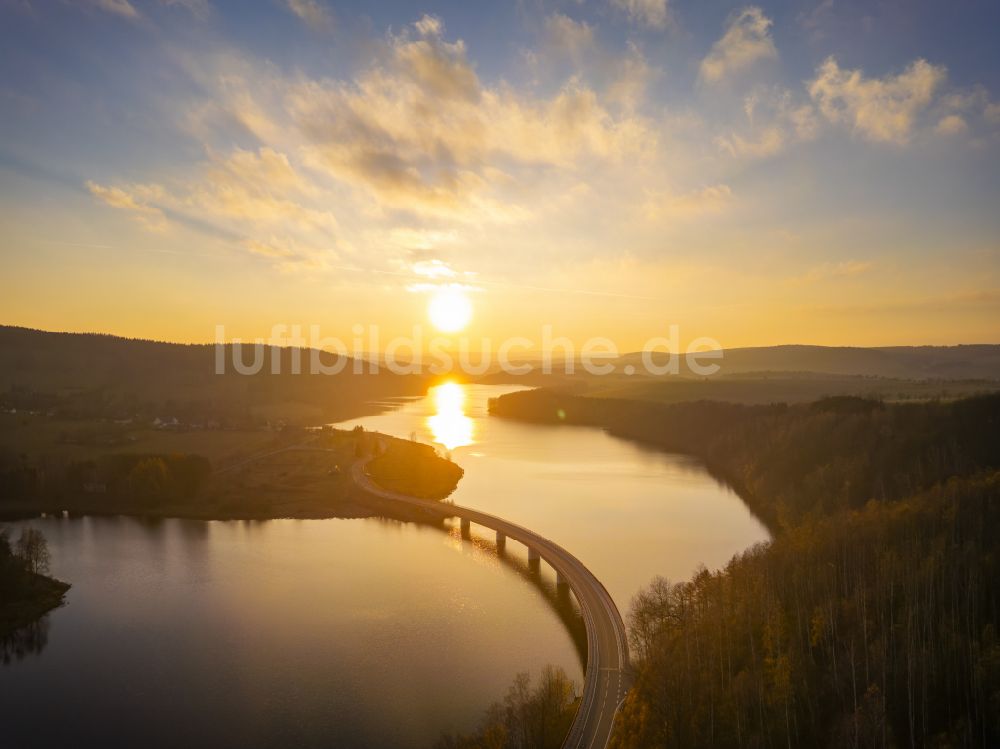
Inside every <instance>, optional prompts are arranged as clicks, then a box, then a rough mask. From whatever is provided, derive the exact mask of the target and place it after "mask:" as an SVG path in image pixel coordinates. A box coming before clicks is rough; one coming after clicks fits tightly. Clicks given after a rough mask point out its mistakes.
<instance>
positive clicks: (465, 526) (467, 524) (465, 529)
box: [461, 518, 472, 538]
mask: <svg viewBox="0 0 1000 749" xmlns="http://www.w3.org/2000/svg"><path fill="white" fill-rule="evenodd" d="M461 524H462V537H463V538H468V537H469V535H470V532H471V529H472V521H470V520H469V519H468V518H462V523H461Z"/></svg>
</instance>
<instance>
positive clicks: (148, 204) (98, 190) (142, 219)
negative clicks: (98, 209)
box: [86, 180, 167, 232]
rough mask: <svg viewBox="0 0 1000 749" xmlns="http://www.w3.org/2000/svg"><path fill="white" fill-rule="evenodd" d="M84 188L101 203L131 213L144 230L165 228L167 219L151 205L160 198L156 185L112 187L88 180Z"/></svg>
mask: <svg viewBox="0 0 1000 749" xmlns="http://www.w3.org/2000/svg"><path fill="white" fill-rule="evenodd" d="M86 187H87V190H88V191H89V192H90V194H91V195H93V196H94V197H95V198H97V199H98V200H100V201H102V202H103V203H105V204H107V205H109V206H111V207H112V208H119V209H122V210H125V211H129V212H130V213H132V214H133V216H134V218H135V219H136V221H138V222H139V223H140V224H141V225H142V226H144V227H145V228H146V229H148V230H150V231H156V232H160V231H163V230H165V229H166V228H167V218H166V216H164V214H163V211H162V210H160V209H159V208H157V207H156V206H155V205H153V204H152V202H153V201H155V200H156V199H158V198H160V197H161V196H162V188H161V187H159V186H158V185H127V186H125V187H112V186H106V185H99V184H97V183H96V182H92V181H90V180H88V181H87V182H86Z"/></svg>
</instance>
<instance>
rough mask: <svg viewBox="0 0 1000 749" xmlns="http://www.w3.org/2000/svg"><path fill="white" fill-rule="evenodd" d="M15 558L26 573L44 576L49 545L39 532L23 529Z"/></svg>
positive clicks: (46, 570)
mask: <svg viewBox="0 0 1000 749" xmlns="http://www.w3.org/2000/svg"><path fill="white" fill-rule="evenodd" d="M15 556H17V558H18V559H20V560H21V563H22V564H23V565H24V568H25V569H26V570H27V571H28V572H33V573H35V574H36V575H44V574H45V573H46V572H48V571H49V544H48V542H47V541H46V540H45V536H44V535H43V534H42V532H41V531H40V530H37V529H35V528H25V529H24V530H22V531H21V536H20V537H19V538H18V539H17V550H16V552H15Z"/></svg>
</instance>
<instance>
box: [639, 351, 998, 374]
mask: <svg viewBox="0 0 1000 749" xmlns="http://www.w3.org/2000/svg"><path fill="white" fill-rule="evenodd" d="M641 356H642V355H641V353H639V352H635V353H631V354H627V355H625V356H624V357H622V362H623V363H625V362H632V363H634V364H638V363H639V362H640V360H641ZM654 360H655V359H654ZM718 363H720V364H721V367H722V368H721V370H720V372H719V373H720V374H725V375H734V374H741V373H746V372H822V373H825V374H836V375H867V376H872V377H895V378H901V379H910V380H923V379H932V380H933V379H939V380H978V379H986V380H998V379H1000V345H996V344H970V345H962V346H885V347H875V348H862V347H856V346H804V345H786V346H759V347H751V348H730V349H724V351H723V358H722V359H721V360H720V361H719V362H718Z"/></svg>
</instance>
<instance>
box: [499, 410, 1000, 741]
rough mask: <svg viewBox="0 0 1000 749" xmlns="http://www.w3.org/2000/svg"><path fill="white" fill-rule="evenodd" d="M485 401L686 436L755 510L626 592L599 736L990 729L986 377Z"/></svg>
mask: <svg viewBox="0 0 1000 749" xmlns="http://www.w3.org/2000/svg"><path fill="white" fill-rule="evenodd" d="M491 408H492V411H493V412H494V413H496V414H498V415H501V416H507V417H513V418H521V419H530V420H533V421H545V422H553V423H557V422H566V423H587V424H595V425H602V426H605V427H606V428H607V429H609V431H611V432H613V433H616V434H619V435H620V436H624V437H630V438H633V439H638V440H641V441H643V442H645V443H648V444H651V445H656V446H657V447H660V448H663V449H667V450H672V451H680V452H686V453H689V454H692V455H696V456H698V457H700V458H701V459H702V460H704V461H705V463H706V464H707V465H708V466H709V467H710V468H711V470H713V471H714V472H716V473H717V474H718V475H720V476H722V477H725V479H726V480H727V481H729V482H730V483H731V484H732V485H733V486H735V487H736V488H737V489H738V490H739V492H740V493H741V495H742V496H743V497H744V499H745V500H746V501H747V503H748V504H749V506H750V507H751V509H753V511H754V512H756V513H757V514H758V515H759V516H760V517H761V518H762V519H763V520H764V521H765V522H767V524H768V525H769V526H770V528H771V530H772V533H773V540H772V541H771V542H770V543H767V544H762V545H760V546H758V547H755V548H752V549H750V550H748V551H746V552H744V553H743V554H741V555H738V556H737V557H735V558H734V559H733V560H732V561H731V562H730V563H729V564H728V565H727V566H726V568H725V569H723V570H719V571H714V572H710V571H708V570H701V571H700V572H699V573H697V574H696V575H695V576H694V577H693V579H691V580H689V581H681V582H671V581H667V580H664V579H657V580H654V581H653V583H652V584H651V585H650V586H649V587H648V588H646V589H645V590H643V591H641V592H640V593H639V594H638V595H637V596H636V598H635V600H634V601H633V605H632V607H631V611H630V612H629V615H628V620H629V628H630V637H631V639H632V649H633V661H634V665H635V667H636V671H637V674H636V684H635V686H634V688H633V689H632V691H631V693H630V695H629V698H628V699H627V701H626V703H625V705H624V707H623V711H622V714H621V716H620V718H619V721H618V727H617V730H616V734H615V736H614V739H613V745H614V746H616V747H620V748H621V749H626V748H631V747H636V748H638V747H659V746H664V747H666V746H685V747H688V746H741V747H772V746H773V747H794V746H838V747H839V746H850V747H892V746H909V747H945V746H970V747H973V746H979V747H988V746H996V745H998V743H1000V642H998V639H997V624H998V615H1000V590H998V586H997V585H996V582H995V581H996V580H997V579H998V574H1000V541H998V538H997V534H996V529H997V528H998V527H1000V522H998V521H1000V509H998V500H1000V471H998V470H997V469H998V467H1000V440H998V439H997V436H998V434H1000V397H998V396H983V397H977V398H972V399H966V400H962V401H955V402H948V403H945V402H928V403H920V404H888V403H881V402H877V401H867V400H861V399H856V398H832V399H827V400H824V401H819V402H816V403H813V404H802V405H796V406H785V405H773V406H757V407H747V406H738V405H734V404H725V403H710V402H699V403H690V404H677V405H672V406H662V407H661V406H657V405H655V404H642V403H636V402H608V401H599V400H596V399H594V400H591V399H586V398H579V397H574V396H568V395H564V394H560V393H558V392H552V391H548V392H535V393H523V394H522V393H518V394H514V395H511V396H504V397H503V398H501V399H499V400H498V401H495V402H494V403H493V404H492V405H491Z"/></svg>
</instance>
